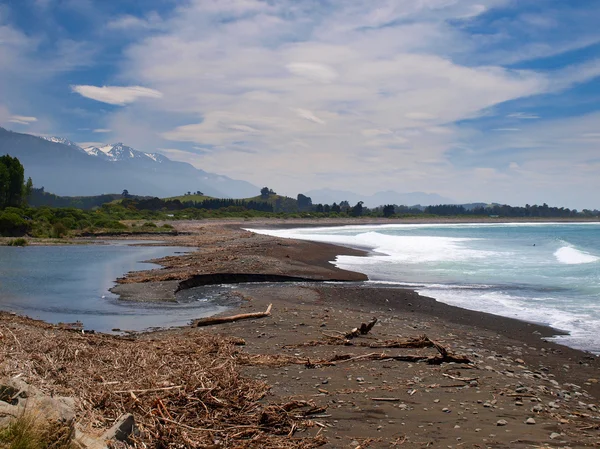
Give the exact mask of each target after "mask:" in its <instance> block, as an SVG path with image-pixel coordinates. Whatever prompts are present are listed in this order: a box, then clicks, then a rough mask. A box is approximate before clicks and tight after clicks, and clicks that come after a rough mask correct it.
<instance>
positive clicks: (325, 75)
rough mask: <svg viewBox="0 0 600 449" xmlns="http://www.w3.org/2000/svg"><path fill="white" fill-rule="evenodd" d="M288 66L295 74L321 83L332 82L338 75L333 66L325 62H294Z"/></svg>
mask: <svg viewBox="0 0 600 449" xmlns="http://www.w3.org/2000/svg"><path fill="white" fill-rule="evenodd" d="M286 68H287V69H288V70H289V71H290V72H291V73H293V74H294V75H297V76H302V77H304V78H307V79H309V80H311V81H317V82H320V83H331V82H332V81H334V80H335V79H336V78H337V77H338V74H337V73H336V71H335V70H334V69H333V68H331V67H328V66H326V65H324V64H314V63H307V62H293V63H291V64H288V65H287V66H286Z"/></svg>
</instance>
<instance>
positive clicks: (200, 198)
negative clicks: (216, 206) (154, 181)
mask: <svg viewBox="0 0 600 449" xmlns="http://www.w3.org/2000/svg"><path fill="white" fill-rule="evenodd" d="M211 198H212V197H211V196H207V195H196V194H191V195H187V194H186V195H181V196H174V197H171V198H165V200H166V201H169V200H171V201H174V200H178V201H180V202H182V203H184V202H188V201H192V202H194V203H198V202H200V201H204V200H209V199H211Z"/></svg>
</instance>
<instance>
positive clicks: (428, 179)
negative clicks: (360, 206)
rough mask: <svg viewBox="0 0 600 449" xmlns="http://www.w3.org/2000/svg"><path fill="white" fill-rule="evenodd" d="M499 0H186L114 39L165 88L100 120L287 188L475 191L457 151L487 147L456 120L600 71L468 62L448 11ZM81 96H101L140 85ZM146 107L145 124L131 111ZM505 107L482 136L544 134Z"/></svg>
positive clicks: (212, 165) (130, 66) (131, 68)
mask: <svg viewBox="0 0 600 449" xmlns="http://www.w3.org/2000/svg"><path fill="white" fill-rule="evenodd" d="M507 3H509V1H508V0H423V1H412V2H408V1H405V2H399V1H393V0H381V1H378V2H375V3H374V2H364V1H362V0H345V1H344V2H334V3H333V4H331V3H330V4H328V5H325V3H324V2H308V1H285V0H282V1H281V2H267V1H259V0H202V1H200V0H190V1H189V2H187V3H185V4H181V6H179V7H178V8H177V9H176V11H175V12H174V13H173V14H172V15H171V16H170V17H169V18H165V19H164V20H163V21H162V22H161V33H160V34H153V35H149V36H146V37H144V38H142V39H140V40H138V41H137V42H135V43H134V44H132V45H130V46H129V47H127V48H126V49H125V51H124V56H125V59H124V61H123V64H122V66H121V67H122V69H123V70H122V72H121V73H120V74H119V75H118V77H117V79H119V80H124V81H127V82H129V83H131V84H142V85H147V86H152V88H153V89H156V90H155V91H153V92H156V93H158V92H160V93H161V94H162V99H161V101H160V102H153V103H152V102H147V103H144V104H143V105H138V104H135V103H134V104H132V105H131V106H130V107H129V108H127V111H128V112H129V113H128V114H124V111H126V110H125V109H123V110H119V111H116V112H112V113H111V114H112V115H111V118H110V119H109V121H108V122H107V123H106V125H107V126H110V127H111V128H112V129H113V130H115V133H116V134H117V135H119V136H120V135H122V134H123V135H128V137H131V138H133V139H135V138H136V136H135V134H136V133H137V134H139V135H140V137H139V138H140V139H146V140H147V141H148V142H152V139H156V138H157V137H158V138H164V139H167V140H169V141H170V142H162V143H160V145H161V146H164V147H166V148H170V150H165V151H170V153H168V154H169V156H170V157H174V158H176V159H179V160H186V161H188V162H192V163H194V164H196V165H197V166H201V167H202V168H203V169H205V170H209V171H215V172H221V173H224V174H227V175H230V176H233V177H239V178H245V179H248V180H250V181H253V182H256V183H262V182H263V180H266V179H268V180H269V182H270V183H272V184H273V186H274V187H277V185H280V186H285V188H286V189H287V192H285V193H289V194H293V193H294V192H296V193H297V190H298V189H305V188H306V185H307V183H311V184H312V185H314V187H322V186H326V185H330V186H333V185H335V186H336V187H339V188H356V189H358V190H362V191H369V190H370V191H373V190H378V189H386V188H394V189H397V190H403V189H410V190H418V189H427V190H429V191H431V190H435V189H438V190H439V191H443V192H448V189H451V190H452V191H450V192H448V195H449V196H450V195H454V194H455V195H456V196H457V197H459V196H460V195H464V196H466V197H468V196H469V195H472V194H473V192H483V191H482V190H481V189H478V188H477V184H475V183H472V182H471V181H468V179H470V178H469V177H470V176H471V175H472V174H473V170H474V169H471V168H465V167H460V166H459V164H456V161H454V160H452V154H451V153H452V151H453V150H455V149H456V148H460V147H461V146H462V147H465V146H466V147H469V148H470V149H469V151H471V153H469V157H467V158H465V159H469V158H474V159H475V158H477V157H478V154H481V153H487V149H488V148H489V147H488V145H485V144H484V143H482V144H481V147H479V146H478V144H480V143H481V142H480V141H479V138H478V136H477V134H476V132H474V131H465V130H464V127H465V125H463V124H458V125H457V124H456V123H457V122H460V123H464V121H465V120H468V119H474V118H478V117H480V116H483V115H486V114H493V111H494V110H496V108H495V106H497V105H499V104H502V103H505V102H509V101H512V100H518V99H522V98H526V97H532V96H535V95H539V94H544V93H548V92H556V91H558V90H561V89H565V88H567V87H568V86H571V85H573V83H579V82H584V81H586V80H589V79H593V77H594V76H595V73H596V67H595V66H594V65H593V64H588V65H586V66H585V67H583V66H582V67H581V68H582V69H585V70H582V73H576V72H577V70H576V69H572V70H570V71H569V70H564V71H559V72H544V73H542V72H536V71H533V70H513V69H507V68H505V67H502V65H501V64H498V63H496V61H494V60H493V58H492V59H490V60H489V61H486V63H485V64H479V65H478V64H477V62H476V61H481V60H482V58H481V56H482V55H481V52H480V49H481V48H484V46H483V45H481V46H478V45H479V44H478V42H476V41H475V40H474V39H473V38H472V36H471V35H469V34H468V33H467V32H465V31H464V30H463V28H462V27H461V26H453V25H452V22H453V21H456V20H457V19H458V20H460V21H464V20H469V19H468V18H472V17H477V16H478V15H480V14H481V13H482V12H484V11H486V10H488V9H490V8H493V7H495V6H498V5H505V4H507ZM122 19H123V18H122ZM128 20H129V24H130V25H131V26H138V25H139V26H141V27H143V26H145V25H144V24H143V23H137V21H135V20H132V19H131V18H129V19H128ZM122 25H124V26H125V25H127V21H126V20H124V21H123V22H122ZM113 26H115V25H113ZM532 26H533V25H532ZM540 26H541V25H540ZM490 38H497V39H501V38H502V36H491V37H490ZM482 39H483V38H482ZM486 45H487V43H486ZM490 53H491V52H490ZM532 54H533V53H532ZM455 55H459V56H460V57H454V56H455ZM474 61H475V62H474ZM81 87H91V88H93V89H103V88H99V87H94V86H81ZM105 89H119V88H112V87H109V88H105ZM120 89H128V88H120ZM87 93H88V94H90V95H85V96H89V97H90V98H94V99H97V100H99V101H104V102H107V103H111V104H126V103H132V102H133V101H135V100H136V99H138V98H140V97H141V96H133V97H128V98H127V99H123V95H122V94H121V93H119V95H117V94H114V92H112V91H111V92H104V91H103V92H101V93H99V92H97V91H94V92H90V91H88V92H87ZM91 94H93V95H94V96H92V95H91ZM149 96H150V97H154V98H158V97H156V96H153V95H149ZM98 97H102V98H101V99H99V98H98ZM490 111H492V112H490ZM150 113H151V114H152V116H153V120H154V122H153V123H152V124H145V125H144V124H143V123H141V122H140V119H139V117H140V116H142V115H143V114H150ZM173 117H175V118H177V119H178V120H180V121H179V122H178V123H177V124H176V125H171V124H172V123H173V121H174V119H173ZM161 118H165V119H166V118H169V120H161ZM508 118H509V119H513V121H512V123H510V125H507V126H503V125H506V123H503V124H500V125H496V126H498V128H496V130H497V131H498V132H496V133H491V134H493V135H494V136H493V138H491V137H490V133H488V135H487V136H486V137H487V138H488V139H490V140H494V139H500V140H503V141H507V142H509V141H510V142H513V143H514V141H511V140H510V139H513V138H514V139H516V138H517V137H519V138H520V139H521V140H520V144H526V143H527V139H529V142H536V145H541V146H543V145H544V143H543V142H539V141H538V140H536V139H535V136H534V135H532V134H530V133H528V132H523V131H522V132H514V131H516V130H517V126H511V125H515V124H516V121H517V120H518V127H519V128H521V124H524V123H525V124H527V125H529V124H533V123H535V122H542V121H543V120H534V119H538V118H540V116H538V115H537V114H532V113H525V112H518V111H517V112H514V113H512V114H510V115H509V116H508ZM119 138H121V137H119ZM123 139H124V140H126V139H125V138H124V137H123ZM588 139H589V138H588ZM177 142H191V143H193V144H196V145H199V146H202V147H206V146H210V151H207V152H206V153H205V154H202V155H201V156H199V155H197V154H195V153H187V152H185V151H182V150H180V149H175V148H174V147H176V146H177ZM515 144H516V143H515ZM155 145H156V143H155ZM496 150H497V152H500V151H502V149H501V148H496ZM582 151H583V150H582ZM465 154H467V152H465ZM469 160H470V159H469ZM511 161H512V159H511ZM478 162H481V161H478ZM469 163H470V162H469ZM515 163H519V165H520V166H521V167H522V169H523V170H525V169H524V168H523V167H526V166H527V164H524V163H523V161H521V160H516V161H515ZM508 166H509V162H506V161H503V165H502V167H503V168H499V167H495V168H490V167H485V164H483V163H480V164H479V165H478V169H479V170H478V171H477V172H476V174H477V177H476V178H474V179H478V180H479V179H480V178H481V177H482V176H484V175H489V176H490V177H491V178H490V179H492V180H490V181H489V186H495V188H497V187H498V186H500V184H494V182H498V183H500V181H501V180H504V181H506V177H505V174H504V173H503V172H502V170H503V169H504V170H506V169H507V167H508ZM515 176H516V174H515ZM523 179H525V178H523ZM531 179H535V180H536V181H535V182H538V179H539V178H537V177H532V178H531ZM522 182H526V180H522ZM539 182H540V183H541V181H539ZM463 186H464V187H463ZM490 188H492V187H490ZM279 189H280V190H281V187H280V188H279ZM521 190H522V189H521ZM515 191H517V190H515ZM453 192H454V193H453ZM467 199H468V198H467Z"/></svg>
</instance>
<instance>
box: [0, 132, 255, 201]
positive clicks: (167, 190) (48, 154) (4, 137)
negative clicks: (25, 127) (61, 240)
mask: <svg viewBox="0 0 600 449" xmlns="http://www.w3.org/2000/svg"><path fill="white" fill-rule="evenodd" d="M4 154H10V155H11V156H16V157H18V158H19V160H20V161H21V163H22V164H23V166H24V167H25V175H26V176H31V178H32V179H33V182H34V185H35V186H36V187H42V186H43V187H45V188H46V190H47V191H51V192H53V193H55V194H57V195H62V196H67V195H68V196H88V195H89V196H91V195H99V194H103V193H107V192H122V191H123V190H125V189H127V190H128V191H129V192H130V193H131V194H137V195H150V196H157V197H170V196H175V195H180V194H182V193H184V192H187V191H192V192H195V191H198V190H200V191H202V192H204V193H205V194H207V195H210V196H214V197H220V198H243V197H247V196H250V195H254V194H255V193H256V192H258V191H259V188H258V187H256V186H254V185H252V184H250V183H249V182H246V181H239V180H235V179H231V178H228V177H227V176H222V175H218V174H214V173H208V172H205V171H203V170H199V169H196V168H195V167H193V166H192V165H190V164H187V163H184V162H177V161H172V160H170V159H169V158H167V157H165V156H163V155H160V154H156V153H146V152H143V151H138V150H134V149H133V148H131V147H128V146H127V145H124V144H122V143H116V144H111V145H103V146H101V147H90V148H86V149H83V148H81V147H79V146H78V145H77V144H75V143H73V142H70V141H68V140H66V139H62V138H58V137H50V138H42V137H37V136H33V135H30V134H22V133H16V132H12V131H8V130H6V129H4V128H0V155H4Z"/></svg>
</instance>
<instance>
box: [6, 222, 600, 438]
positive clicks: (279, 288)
mask: <svg viewBox="0 0 600 449" xmlns="http://www.w3.org/2000/svg"><path fill="white" fill-rule="evenodd" d="M402 222H405V221H402ZM329 223H331V225H343V224H348V223H344V222H341V223H340V222H335V223H333V222H329ZM385 223H390V222H389V221H385ZM172 224H173V225H175V226H178V227H180V229H181V230H184V231H186V232H187V231H189V232H190V234H186V235H180V236H173V237H170V238H169V242H172V243H173V244H177V245H178V246H188V247H195V248H197V250H196V251H194V252H191V253H188V254H182V255H176V256H172V257H167V258H164V259H158V260H153V261H152V262H154V263H158V264H160V265H161V266H162V268H159V269H154V270H148V271H142V272H133V273H130V274H129V275H128V276H126V277H124V278H121V279H119V284H120V287H122V288H128V289H131V290H130V292H129V293H130V295H131V296H130V298H129V300H136V299H137V300H139V299H142V300H143V299H148V295H149V294H151V292H153V291H154V290H155V288H156V287H157V286H158V285H160V284H161V283H162V284H163V287H164V289H165V290H170V289H176V288H177V285H178V284H179V282H180V281H184V280H186V279H189V278H190V277H192V276H196V275H199V274H200V275H217V274H219V273H221V274H222V273H228V274H236V273H237V274H259V275H260V274H276V275H284V276H298V277H302V278H309V279H313V280H314V281H315V282H310V283H295V284H270V285H261V284H256V285H250V284H240V285H238V286H236V287H235V288H234V291H235V292H236V293H237V294H239V296H240V298H242V301H241V306H240V307H239V309H240V311H241V312H257V311H263V310H265V309H266V307H267V305H269V304H273V311H272V314H271V316H269V317H267V318H262V319H255V320H247V321H238V322H234V323H228V324H222V325H218V326H212V327H208V328H195V327H181V328H172V329H167V330H162V331H155V332H148V333H141V334H137V335H133V336H129V337H128V338H129V339H132V341H133V342H134V343H132V344H135V345H136V346H138V345H144V344H146V342H148V344H153V345H161V342H166V341H175V342H179V343H177V344H179V345H181V346H182V347H184V346H186V345H187V344H188V342H190V341H193V340H194V339H196V338H200V337H202V338H204V337H203V336H204V335H211V336H215V338H216V337H219V338H223V339H225V340H227V341H234V342H235V341H238V342H239V341H244V346H243V348H241V349H239V350H238V351H237V352H236V353H235V354H236V355H235V356H230V357H233V360H236V362H235V363H237V364H238V368H239V370H240V371H241V373H242V374H243V375H244V376H247V377H248V378H249V379H252V380H253V381H257V382H262V383H266V384H267V385H268V386H269V390H268V391H269V393H268V394H267V396H266V397H264V398H263V399H262V400H261V403H275V404H285V403H287V402H288V401H310V402H311V403H313V404H314V406H315V407H317V408H318V409H319V410H321V409H322V410H323V411H322V412H320V413H319V414H317V415H314V416H313V417H312V418H310V419H308V421H307V420H306V419H304V420H303V419H300V420H299V421H298V424H297V425H298V432H300V433H299V434H296V436H299V435H301V436H302V437H304V438H309V440H307V441H312V440H311V438H313V439H314V438H315V437H319V438H320V437H325V438H326V439H327V445H326V447H336V448H337V447H339V448H348V447H351V448H352V449H356V448H358V447H361V448H362V447H368V446H370V447H394V446H393V445H394V444H396V445H399V444H402V445H403V446H404V447H415V448H417V447H418V448H421V447H447V446H450V447H455V445H456V447H482V446H481V445H483V447H518V448H521V447H522V448H529V447H540V444H545V445H550V444H551V445H552V447H566V446H568V447H594V445H595V444H596V443H597V442H598V440H599V430H598V429H599V427H598V423H599V422H600V411H598V407H597V405H598V398H600V385H599V383H598V378H599V377H600V363H599V360H598V358H597V357H594V356H591V355H590V354H588V353H585V352H582V351H578V350H575V349H571V348H568V347H566V346H563V345H560V344H558V343H555V342H551V341H550V342H548V341H545V340H543V339H542V338H543V337H549V336H551V335H556V334H558V333H560V331H557V330H555V329H552V328H549V327H547V326H540V325H536V324H532V323H527V322H523V321H518V320H515V319H511V318H503V317H499V316H495V315H490V314H486V313H482V312H475V311H469V310H466V309H461V308H458V307H454V306H450V305H446V304H443V303H440V302H437V301H436V300H435V299H433V298H427V297H423V296H420V295H418V294H417V293H416V292H414V291H412V290H408V289H402V288H395V287H394V288H390V287H385V286H381V285H369V284H362V283H361V281H363V280H365V279H366V276H365V275H363V274H361V273H356V272H349V271H344V270H340V269H338V268H336V267H334V266H333V265H332V264H331V263H330V261H331V260H333V259H334V258H335V257H336V256H337V255H339V254H352V255H357V256H360V255H362V256H366V255H367V253H366V252H364V251H358V250H354V249H349V248H346V247H342V246H337V245H330V244H324V243H314V242H307V241H299V240H289V239H280V238H276V237H269V236H261V235H257V234H253V233H250V232H248V231H243V230H242V229H240V228H242V227H249V228H257V227H259V226H262V225H263V224H265V223H264V221H262V222H261V221H237V222H232V221H222V222H193V223H192V222H185V223H178V222H173V223H172ZM270 224H271V225H273V226H281V227H298V224H299V223H297V222H294V223H287V222H285V221H283V220H282V221H281V222H280V223H274V222H273V221H270ZM322 224H323V221H321V220H318V221H316V222H314V221H313V222H310V223H308V222H307V223H306V225H307V226H321V225H322ZM351 224H358V223H356V221H354V220H353V223H351ZM360 224H371V223H360ZM136 239H138V238H137V237H136ZM331 279H337V280H340V281H358V283H356V282H350V283H348V282H343V283H341V284H331V283H322V282H319V281H323V280H331ZM215 280H216V281H218V277H216V278H215ZM117 288H119V286H118V287H117ZM158 296H159V298H158V299H161V298H160V296H162V295H158ZM162 299H164V298H162ZM231 313H232V311H231V310H230V311H229V312H226V313H224V315H230V314H231ZM233 313H238V312H237V311H235V310H234V311H233ZM373 317H377V318H378V320H379V321H378V323H377V324H376V326H375V327H374V328H373V330H372V332H371V333H370V334H368V335H365V336H360V337H359V338H357V339H356V340H354V341H351V342H350V343H349V344H341V345H340V344H339V340H337V339H336V338H332V337H327V336H328V335H329V336H331V335H333V336H335V335H340V334H338V332H341V333H344V332H347V331H349V330H351V329H352V328H354V327H357V326H359V325H360V323H361V322H368V321H369V320H371V319H372V318H373ZM192 318H193V317H190V319H192ZM0 319H6V318H5V317H4V316H3V315H1V314H0ZM33 329H35V326H34V327H33ZM29 331H30V332H35V330H31V329H29ZM15 332H16V330H15ZM45 332H48V331H47V330H46V331H45ZM56 332H58V333H60V332H66V331H61V330H59V329H57V330H56ZM423 334H426V335H427V337H428V338H430V339H431V340H433V341H435V342H437V343H438V344H440V345H442V346H443V347H445V348H447V349H448V350H449V351H451V352H452V353H456V354H461V355H465V356H466V357H468V358H469V359H470V360H471V362H472V363H470V364H468V365H461V364H454V363H450V364H447V363H444V364H442V365H439V366H437V365H428V364H426V363H405V362H401V361H398V362H397V361H394V360H392V359H385V357H384V359H383V360H381V361H376V360H375V361H371V360H369V359H368V358H367V357H368V356H372V355H373V354H380V355H385V356H390V357H391V356H394V355H398V354H407V353H408V354H421V355H424V356H432V355H434V354H436V351H435V350H434V349H432V348H414V349H406V348H405V349H394V347H393V346H389V347H384V348H382V347H381V346H377V344H380V342H390V341H398V339H401V340H402V339H407V338H417V337H419V336H421V335H423ZM61 335H62V334H61ZM102 338H107V339H110V341H111V342H112V341H119V337H113V336H103V337H102ZM242 339H243V340H242ZM136 342H137V343H136ZM378 342H379V343H378ZM2 343H4V344H7V343H9V341H8V340H7V339H0V345H1V344H2ZM374 344H375V346H372V345H374ZM186 347H187V346H186ZM136 350H137V349H136ZM190 350H191V351H193V349H189V350H186V351H183V352H182V356H185V357H189V355H190V353H189V352H187V351H190ZM9 356H10V357H12V354H9ZM339 356H350V357H354V358H355V359H353V360H354V361H349V362H347V363H341V362H340V363H333V364H331V365H323V364H317V365H316V366H314V367H313V366H308V367H307V366H305V365H310V364H311V361H316V360H323V359H330V358H331V357H339ZM215 357H216V359H215V362H219V360H221V359H220V358H219V357H220V356H218V355H217V356H215ZM23 363H26V361H23ZM17 365H18V364H16V365H15V366H17ZM11 366H12V364H11ZM33 382H34V383H35V382H36V380H35V377H34V378H33ZM46 387H48V386H47V385H46ZM102 388H105V387H102ZM138 388H139V387H138ZM143 388H150V387H147V386H144V387H143ZM50 391H54V390H52V389H51V388H50ZM165 394H166V393H165ZM265 401H266V402H265ZM134 414H135V413H134ZM530 418H531V419H533V420H534V422H535V424H531V423H529V424H527V423H526V421H527V420H528V419H530ZM315 421H316V422H318V423H319V424H315ZM500 421H504V422H505V423H506V424H502V425H500V424H499V422H500ZM221 432H224V433H226V431H225V430H223V431H221ZM293 433H294V431H293V427H292V430H291V434H290V435H292V434H293ZM222 434H223V433H222ZM551 436H552V438H551ZM292 440H293V439H290V440H289V441H292ZM286 441H288V440H286ZM294 441H295V440H294ZM290 444H291V443H290ZM225 447H230V446H227V445H226V446H225ZM231 447H234V446H231ZM235 447H237V446H235ZM261 447H281V446H268V445H264V446H261ZM289 447H292V446H289ZM293 447H316V446H310V445H309V443H308V442H306V441H305V442H303V443H301V444H300V445H299V446H293Z"/></svg>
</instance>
